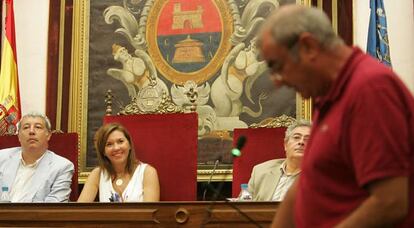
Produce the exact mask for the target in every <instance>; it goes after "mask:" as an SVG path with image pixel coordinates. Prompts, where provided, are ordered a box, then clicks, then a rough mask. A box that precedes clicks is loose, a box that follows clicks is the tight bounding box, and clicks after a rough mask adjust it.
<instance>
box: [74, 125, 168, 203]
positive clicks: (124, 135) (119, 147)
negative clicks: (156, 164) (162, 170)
mask: <svg viewBox="0 0 414 228" xmlns="http://www.w3.org/2000/svg"><path fill="white" fill-rule="evenodd" d="M94 140H95V147H96V151H97V155H98V161H99V167H96V168H95V169H94V170H92V172H91V174H90V175H89V177H88V179H87V181H86V183H85V186H84V188H83V191H82V193H81V195H80V196H79V199H78V202H92V201H94V199H95V197H96V194H97V193H98V190H99V201H100V202H114V201H117V202H143V201H159V199H160V186H159V181H158V174H157V171H156V170H155V168H153V167H152V166H150V165H148V164H145V163H143V162H141V161H139V160H137V159H136V158H135V150H134V146H133V144H132V140H131V136H130V134H129V132H128V131H127V130H126V129H125V128H124V127H123V126H122V125H120V124H118V123H111V124H106V125H104V126H102V127H101V128H99V129H98V131H97V132H96V134H95V138H94Z"/></svg>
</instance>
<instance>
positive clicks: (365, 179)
mask: <svg viewBox="0 0 414 228" xmlns="http://www.w3.org/2000/svg"><path fill="white" fill-rule="evenodd" d="M259 41H260V42H259V46H260V48H261V50H262V55H263V58H264V59H265V60H266V61H267V63H268V65H269V68H270V72H271V75H272V76H271V79H272V80H273V81H274V83H275V85H277V86H279V85H281V84H284V85H287V86H290V87H293V88H295V89H296V90H297V91H298V92H299V93H300V94H301V95H302V96H303V97H304V98H310V97H311V98H313V99H314V101H315V113H314V120H313V128H312V131H311V136H310V139H309V141H308V144H307V148H306V151H305V153H304V154H305V155H304V158H303V161H302V174H301V176H300V177H299V179H298V181H296V183H294V185H293V187H292V188H291V190H290V191H289V192H288V193H287V196H286V198H285V200H284V201H283V203H282V204H281V206H280V208H279V210H278V213H277V214H276V217H275V220H274V223H273V226H274V227H290V226H294V225H296V226H297V227H333V226H335V227H377V226H380V227H382V226H398V227H414V207H413V206H414V178H413V177H414V175H413V173H414V164H413V161H414V116H413V115H414V99H413V97H412V95H411V94H410V92H409V91H408V90H407V88H406V87H405V86H404V85H403V83H402V82H401V81H400V80H399V79H398V77H397V76H396V75H395V74H394V73H393V72H392V71H391V69H389V68H387V67H386V66H384V65H382V64H380V63H379V62H377V61H376V60H374V59H372V58H371V57H369V56H368V55H366V54H364V53H362V51H361V50H360V49H358V48H351V47H348V46H346V45H345V44H344V43H343V41H342V40H341V39H340V38H339V37H338V36H336V35H335V33H334V32H333V30H332V27H331V24H330V21H329V19H328V17H327V16H326V15H325V14H324V13H323V12H322V11H320V10H318V9H316V8H307V7H304V6H299V5H288V6H283V7H280V8H279V9H278V10H276V12H274V14H272V16H271V17H270V18H269V20H268V21H267V22H266V23H265V25H264V26H263V30H262V31H261V36H260V39H259Z"/></svg>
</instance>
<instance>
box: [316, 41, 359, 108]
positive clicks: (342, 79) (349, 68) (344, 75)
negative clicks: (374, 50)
mask: <svg viewBox="0 0 414 228" xmlns="http://www.w3.org/2000/svg"><path fill="white" fill-rule="evenodd" d="M352 49H353V50H352V54H351V55H350V57H349V58H348V60H347V61H346V63H345V65H344V66H343V67H342V69H341V70H340V71H339V74H338V77H337V78H336V79H335V81H334V82H333V84H332V86H331V88H330V89H329V91H328V93H327V95H325V96H323V97H317V98H316V99H315V105H316V107H317V108H319V109H320V108H322V106H325V105H329V104H331V103H333V102H334V101H335V100H337V99H339V98H340V96H341V95H342V94H343V93H342V92H343V91H344V90H345V88H346V86H347V84H348V81H349V79H350V78H351V75H352V72H353V71H354V69H355V66H356V63H357V62H358V61H359V58H358V57H359V56H362V55H361V53H362V51H361V49H359V48H358V47H353V48H352Z"/></svg>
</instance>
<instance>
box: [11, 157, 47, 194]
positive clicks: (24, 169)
mask: <svg viewBox="0 0 414 228" xmlns="http://www.w3.org/2000/svg"><path fill="white" fill-rule="evenodd" d="M21 156H22V157H21V158H20V164H19V167H18V168H17V173H16V178H15V179H14V182H13V185H12V186H11V189H10V200H11V202H31V200H26V199H25V198H26V197H27V196H28V195H29V193H30V189H31V186H30V181H31V180H32V177H33V174H34V173H35V172H36V168H37V166H38V165H39V162H40V160H42V158H43V157H44V156H45V153H44V154H43V155H42V156H41V157H40V158H39V159H37V160H36V162H34V163H33V164H29V165H27V164H26V162H25V161H24V160H23V155H21Z"/></svg>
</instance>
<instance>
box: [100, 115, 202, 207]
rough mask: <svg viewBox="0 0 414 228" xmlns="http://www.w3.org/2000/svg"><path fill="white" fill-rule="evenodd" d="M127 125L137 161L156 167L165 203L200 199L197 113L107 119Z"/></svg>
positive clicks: (109, 121)
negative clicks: (198, 191)
mask: <svg viewBox="0 0 414 228" xmlns="http://www.w3.org/2000/svg"><path fill="white" fill-rule="evenodd" d="M111 122H118V123H120V124H122V125H123V126H125V127H126V128H127V129H128V131H129V133H130V134H131V138H132V140H133V143H134V148H135V153H136V157H137V159H139V160H140V161H142V162H145V163H148V164H150V165H151V166H153V167H155V169H157V172H158V178H159V181H160V190H161V196H160V197H161V201H194V200H196V199H197V127H198V124H197V114H196V113H189V114H162V115H161V114H153V115H127V116H106V117H105V118H104V123H111Z"/></svg>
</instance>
